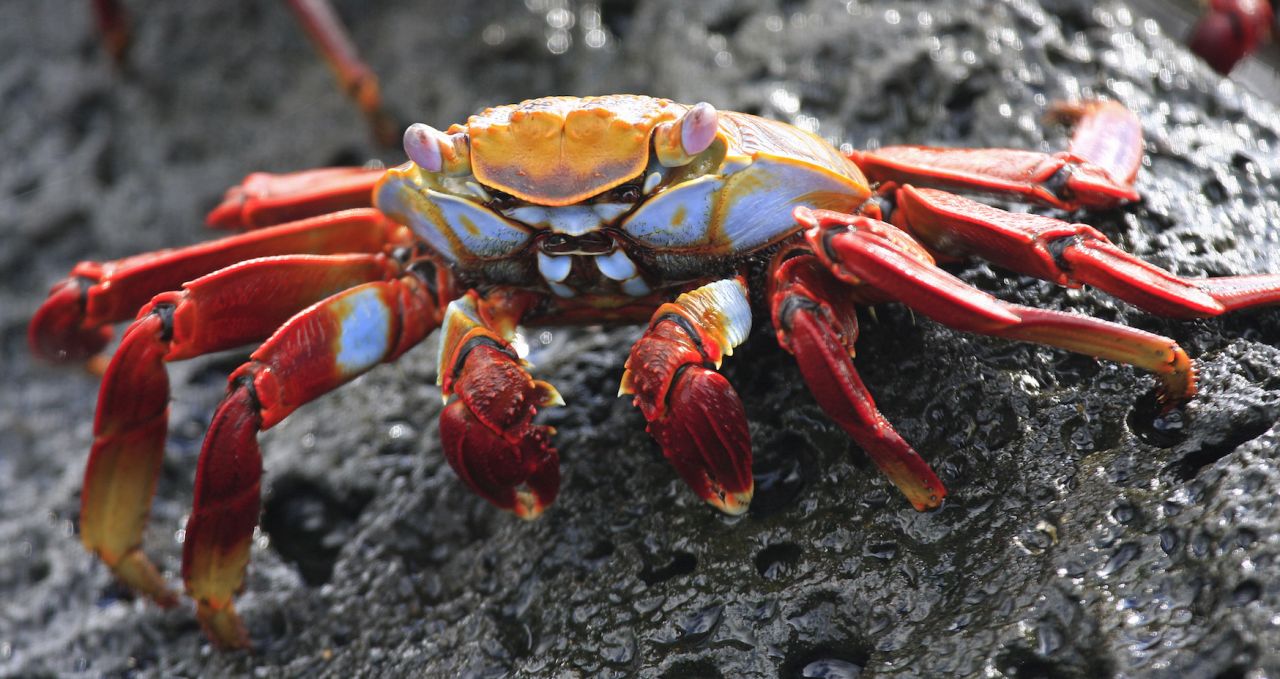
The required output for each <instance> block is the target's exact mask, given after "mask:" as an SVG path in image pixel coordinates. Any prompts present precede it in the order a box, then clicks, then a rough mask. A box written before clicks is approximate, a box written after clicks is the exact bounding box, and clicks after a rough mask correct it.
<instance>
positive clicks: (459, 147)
mask: <svg viewBox="0 0 1280 679" xmlns="http://www.w3.org/2000/svg"><path fill="white" fill-rule="evenodd" d="M404 152H405V154H407V155H408V156H409V160H412V161H413V162H414V163H415V164H417V165H418V167H421V168H422V169H423V170H426V171H427V172H440V173H443V174H446V175H448V176H450V177H465V176H467V175H469V174H471V145H470V142H469V141H468V140H467V135H466V133H465V132H455V133H453V134H445V133H444V132H441V131H440V130H437V129H436V128H434V127H432V126H430V125H427V124H426V123H414V124H412V125H410V126H409V128H408V129H406V130H405V131H404Z"/></svg>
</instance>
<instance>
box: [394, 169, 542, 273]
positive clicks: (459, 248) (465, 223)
mask: <svg viewBox="0 0 1280 679" xmlns="http://www.w3.org/2000/svg"><path fill="white" fill-rule="evenodd" d="M375 202H376V204H377V206H378V208H379V209H380V210H382V211H383V212H385V213H387V214H388V215H390V216H391V217H392V219H395V220H396V221H399V222H400V223H402V224H404V225H405V226H408V227H409V228H411V229H413V232H414V233H415V234H417V235H418V237H419V238H421V239H422V240H424V241H426V242H427V244H428V245H430V246H431V248H432V249H433V250H435V251H436V252H437V253H439V254H440V256H441V257H444V258H445V259H446V260H448V261H449V262H452V263H464V264H465V263H468V262H470V261H472V260H475V259H497V258H501V257H506V256H509V255H512V254H514V253H515V252H517V251H519V250H520V249H521V248H523V247H524V245H525V244H526V243H528V241H529V238H530V234H529V233H528V232H527V231H525V230H524V229H522V228H520V227H518V226H516V225H514V224H512V223H510V222H508V221H507V220H505V219H503V218H502V217H499V216H498V215H497V214H495V213H494V212H493V211H492V210H489V209H488V208H486V207H483V206H481V205H477V204H475V203H473V202H471V201H469V200H465V199H462V198H457V197H455V196H451V195H448V194H445V193H440V192H438V191H432V190H431V189H427V188H424V187H420V186H418V185H416V184H414V183H413V182H410V181H406V180H404V179H399V178H397V179H389V180H387V181H384V182H383V184H382V185H381V188H380V189H379V191H378V195H377V196H376V200H375Z"/></svg>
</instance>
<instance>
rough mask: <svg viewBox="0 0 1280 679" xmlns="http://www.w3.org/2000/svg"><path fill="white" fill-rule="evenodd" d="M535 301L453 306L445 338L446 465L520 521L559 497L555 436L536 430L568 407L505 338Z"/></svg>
mask: <svg viewBox="0 0 1280 679" xmlns="http://www.w3.org/2000/svg"><path fill="white" fill-rule="evenodd" d="M534 300H535V298H534V297H533V296H529V295H524V294H521V293H508V292H506V291H503V290H496V291H494V292H492V293H490V294H489V296H488V297H487V298H481V297H480V295H479V294H477V293H476V292H475V291H471V292H468V293H467V295H466V296H464V297H461V298H459V299H457V300H454V301H453V303H451V304H450V305H449V309H448V311H447V313H446V314H445V320H444V325H443V331H442V334H441V339H440V377H439V379H440V385H441V393H442V394H443V396H444V398H445V403H446V405H445V408H444V411H442V412H441V413H440V442H441V443H442V444H443V446H444V453H445V458H446V459H447V460H448V461H449V466H451V467H453V470H454V472H456V473H457V474H458V477H459V478H461V479H462V480H463V482H465V483H466V484H467V486H469V487H470V488H471V489H472V490H473V491H475V493H476V494H477V495H479V496H480V497H483V498H484V499H486V500H488V501H489V502H492V503H493V504H494V505H496V506H498V507H501V508H502V509H505V510H507V511H510V512H513V513H514V514H516V515H517V516H519V517H520V518H523V519H532V518H535V517H537V516H538V515H539V514H541V513H542V511H543V510H544V509H545V508H546V507H547V506H548V505H550V504H551V502H552V501H553V500H555V497H556V494H557V493H558V492H559V491H560V457H559V455H558V454H557V453H556V450H555V448H553V447H552V445H551V436H552V435H553V434H554V433H555V430H554V429H552V428H551V427H548V426H546V425H537V424H533V416H534V415H535V414H536V413H537V409H538V408H539V407H549V406H558V405H564V400H563V399H562V398H560V394H559V393H558V392H557V391H556V390H555V387H553V386H551V385H550V384H548V383H546V382H543V381H540V380H535V379H533V378H531V377H530V376H529V373H528V372H527V371H526V370H525V365H526V364H525V363H524V361H522V360H521V359H520V358H519V356H518V355H517V354H516V351H515V349H513V348H512V346H511V344H510V342H508V338H510V337H511V336H512V334H513V333H514V331H515V326H516V324H517V323H519V321H520V318H521V317H522V316H524V314H525V312H526V311H528V309H529V305H530V304H531V303H532V302H533V301H534Z"/></svg>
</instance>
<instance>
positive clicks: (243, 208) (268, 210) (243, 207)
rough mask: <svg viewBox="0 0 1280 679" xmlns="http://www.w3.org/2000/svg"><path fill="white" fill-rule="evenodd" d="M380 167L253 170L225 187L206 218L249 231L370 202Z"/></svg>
mask: <svg viewBox="0 0 1280 679" xmlns="http://www.w3.org/2000/svg"><path fill="white" fill-rule="evenodd" d="M384 174H386V171H385V170H378V169H373V170H366V169H364V168H360V167H324V168H318V169H315V170H304V171H302V172H288V173H285V174H272V173H270V172H254V173H253V174H251V175H249V176H247V177H245V178H244V181H242V182H240V183H239V184H238V185H236V186H233V187H231V188H229V189H227V192H226V195H225V196H223V198H222V202H221V203H219V204H218V206H217V207H215V208H214V209H213V210H212V211H211V212H209V215H208V217H207V218H206V222H207V223H208V224H209V226H212V227H215V228H219V229H231V230H236V231H248V230H250V229H257V228H261V227H264V226H273V225H275V224H283V223H284V222H291V221H294V220H297V219H305V218H307V217H315V216H317V215H323V214H328V213H330V212H337V211H339V210H351V209H355V208H362V207H372V206H373V186H374V184H376V183H378V178H380V177H381V176H382V175H384Z"/></svg>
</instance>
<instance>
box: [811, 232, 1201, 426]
mask: <svg viewBox="0 0 1280 679" xmlns="http://www.w3.org/2000/svg"><path fill="white" fill-rule="evenodd" d="M795 217H796V220H797V221H799V222H800V223H801V224H802V225H804V226H806V227H808V230H807V231H806V232H805V238H806V239H807V240H808V242H809V245H810V247H812V248H813V250H814V252H815V253H816V254H817V255H818V257H819V258H820V259H821V260H822V263H823V264H824V265H825V266H826V267H827V268H828V269H830V270H831V272H832V273H834V274H835V275H836V277H837V278H839V279H840V280H843V281H845V282H846V283H850V284H854V285H866V286H868V287H870V288H871V289H872V290H874V291H876V292H878V293H880V294H882V295H885V296H886V297H887V298H888V299H891V300H895V301H899V302H902V303H903V304H906V305H907V306H909V307H911V308H912V309H914V310H916V311H918V312H920V313H922V314H924V315H925V316H928V317H929V318H932V319H934V320H936V321H938V322H939V323H942V324H943V325H947V326H950V327H953V328H955V329H957V330H963V331H966V332H976V333H981V334H984V335H992V336H994V337H1004V338H1008V339H1016V340H1023V341H1028V342H1038V343H1040V344H1045V345H1048V346H1053V347H1058V348H1060V349H1066V350H1068V351H1074V352H1077V353H1082V354H1087V355H1090V356H1095V357H1098V358H1105V359H1108V360H1112V361H1117V362H1120V363H1127V364H1129V365H1133V366H1137V367H1139V368H1143V369H1145V370H1149V371H1151V372H1153V373H1155V374H1156V375H1157V376H1158V377H1159V378H1160V380H1161V386H1160V388H1159V389H1158V390H1157V397H1158V398H1159V399H1160V402H1161V403H1163V404H1164V405H1165V406H1166V408H1169V407H1173V406H1174V405H1177V404H1179V403H1183V402H1185V401H1187V400H1188V399H1190V398H1191V397H1192V396H1194V395H1195V393H1196V385H1195V370H1194V369H1193V368H1192V365H1191V359H1190V358H1188V357H1187V354H1186V352H1185V351H1183V350H1182V347H1180V346H1178V344H1177V343H1176V342H1174V341H1173V340H1171V339H1169V338H1167V337H1161V336H1159V335H1153V334H1151V333H1148V332H1143V331H1141V330H1137V329H1135V328H1130V327H1127V326H1123V325H1117V324H1115V323H1108V322H1106V321H1102V320H1099V319H1096V318H1090V317H1088V316H1080V315H1076V314H1066V313H1061V312H1055V311H1047V310H1043V309H1034V308H1031V307H1024V306H1020V305H1016V304H1009V303H1007V302H1003V301H1001V300H998V299H996V298H995V297H992V296H991V295H988V294H987V293H985V292H982V291H980V290H977V289H975V288H973V287H970V286H969V285H967V284H966V283H965V282H964V281H961V280H960V279H958V278H956V277H954V276H952V275H951V274H948V273H947V272H945V271H943V270H942V269H939V268H937V267H936V266H934V265H933V263H932V260H931V258H929V257H928V256H927V255H924V252H923V250H922V249H920V247H919V246H918V245H917V246H915V247H914V248H908V247H905V246H904V245H903V242H904V241H905V240H909V239H908V237H907V236H906V234H905V233H903V232H902V231H901V230H899V229H897V228H895V227H893V226H892V225H889V224H885V223H884V222H879V221H876V220H873V219H870V218H867V217H861V216H858V217H855V216H852V215H846V214H841V213H839V212H830V211H827V210H808V209H805V208H797V209H796V211H795ZM922 255H923V256H922Z"/></svg>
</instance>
